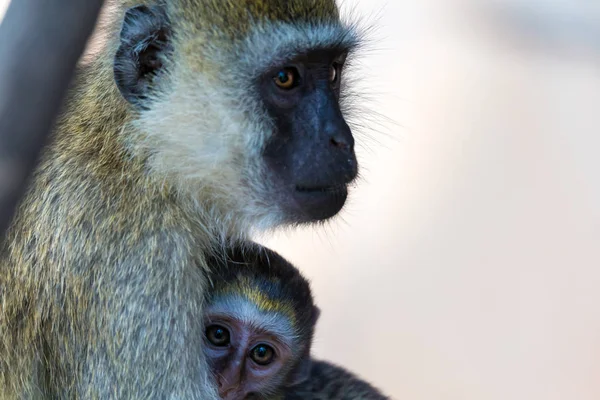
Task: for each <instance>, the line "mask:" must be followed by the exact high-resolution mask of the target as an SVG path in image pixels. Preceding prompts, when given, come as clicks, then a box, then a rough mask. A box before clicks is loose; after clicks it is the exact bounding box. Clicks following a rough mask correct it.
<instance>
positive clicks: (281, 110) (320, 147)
mask: <svg viewBox="0 0 600 400" xmlns="http://www.w3.org/2000/svg"><path fill="white" fill-rule="evenodd" d="M343 62H344V52H343V51H336V50H321V51H314V52H311V53H309V54H307V55H304V56H302V57H298V58H296V59H295V60H293V61H292V62H290V63H289V64H287V65H286V66H284V67H282V68H276V69H273V70H271V71H269V72H268V73H266V74H265V75H263V77H262V78H261V80H260V93H261V97H262V99H263V101H264V103H265V105H266V108H267V111H268V113H269V115H270V116H271V118H272V120H273V122H274V125H275V134H274V135H273V136H272V138H271V139H270V141H269V142H268V143H267V144H266V147H265V150H264V154H263V156H264V159H265V162H266V163H267V166H268V169H269V173H270V175H269V179H270V180H271V182H270V183H271V185H272V187H274V188H275V193H274V195H275V196H276V199H277V201H278V203H279V204H281V206H282V207H283V210H284V212H285V213H286V215H287V216H288V218H290V219H292V220H293V221H294V222H309V221H318V220H324V219H327V218H330V217H332V216H334V215H335V214H337V213H338V212H339V211H340V210H341V209H342V207H343V206H344V204H345V202H346V197H347V186H348V184H349V183H351V182H352V181H353V180H354V179H355V178H356V176H357V172H358V167H357V161H356V156H355V154H354V138H353V137H352V132H351V130H350V128H349V126H348V124H347V123H346V121H345V120H344V117H343V115H342V112H341V110H340V105H339V96H340V80H341V74H342V65H343Z"/></svg>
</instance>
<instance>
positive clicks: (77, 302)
mask: <svg viewBox="0 0 600 400" xmlns="http://www.w3.org/2000/svg"><path fill="white" fill-rule="evenodd" d="M103 64H108V63H107V60H106V59H98V60H96V61H95V62H93V64H92V65H90V66H87V67H85V68H83V69H80V70H78V73H77V76H76V78H75V80H74V84H73V85H72V88H71V90H70V93H69V98H68V100H67V103H66V107H65V109H64V112H63V113H62V114H61V115H60V116H59V118H58V122H57V125H56V128H55V131H54V134H53V137H52V141H51V142H50V143H49V144H48V146H47V147H46V149H45V151H44V153H43V155H42V158H41V160H40V163H39V165H38V167H37V169H36V171H35V172H34V176H33V178H32V181H31V183H30V186H29V189H28V191H27V193H26V194H25V196H24V197H23V199H22V200H21V202H20V205H19V207H18V210H17V213H16V215H15V218H14V220H13V222H12V224H11V227H10V229H9V231H8V232H7V235H6V237H5V240H4V242H3V244H2V253H1V255H0V257H1V258H0V304H2V308H1V309H0V398H1V399H12V398H22V397H23V396H24V397H25V398H38V397H40V396H41V397H44V398H46V397H50V398H55V397H58V398H64V396H68V397H72V396H75V395H74V393H78V396H82V393H81V392H80V391H79V390H78V389H77V385H78V384H79V382H80V381H81V380H82V379H83V380H88V381H90V380H93V379H95V378H94V376H93V371H92V373H90V371H89V370H88V371H87V373H88V376H87V377H83V375H84V373H83V371H84V369H85V368H87V367H86V366H88V365H92V366H93V365H96V364H98V365H99V364H101V363H115V362H118V360H117V359H116V358H118V357H119V352H122V351H123V350H122V349H119V348H115V349H106V352H105V353H104V355H103V357H105V359H104V360H100V359H98V358H96V359H94V358H93V357H92V356H90V354H91V352H96V354H97V353H98V346H97V344H98V343H104V342H106V341H107V335H112V334H113V333H112V332H111V331H110V330H108V329H104V326H105V324H106V322H103V321H105V316H107V315H110V313H123V312H125V311H123V310H126V309H127V307H129V305H127V304H122V303H119V297H118V296H116V297H115V296H114V293H123V294H124V295H125V296H130V295H131V293H132V287H133V286H131V282H135V285H136V286H135V287H137V288H138V291H139V292H140V293H139V296H138V298H139V299H140V300H139V303H137V304H135V307H138V308H140V307H150V305H151V302H153V301H161V300H160V297H163V296H164V297H168V296H174V298H176V299H178V298H179V297H180V296H179V295H180V293H179V292H178V291H179V290H180V288H179V287H178V286H177V283H178V282H181V281H190V282H195V283H196V284H197V286H198V290H202V286H203V283H202V279H201V277H200V275H199V274H198V273H196V272H195V271H193V270H191V269H186V270H183V269H182V268H177V266H176V265H179V264H178V261H180V260H182V259H185V258H186V257H188V256H189V254H201V249H200V247H196V246H201V241H200V240H198V239H197V238H192V236H193V233H192V231H193V230H194V229H195V228H194V227H192V226H191V225H193V223H191V222H190V220H191V219H190V218H189V217H188V215H187V214H186V212H185V211H184V210H183V209H182V207H181V206H180V204H178V202H177V201H176V199H175V197H176V196H175V195H174V194H173V193H172V191H170V190H169V187H168V186H167V185H166V184H165V185H162V186H161V185H157V184H155V183H154V182H151V181H150V180H149V178H148V177H147V176H146V173H145V165H144V160H143V157H137V158H134V157H132V156H130V155H129V153H128V151H127V143H126V142H125V141H126V140H127V137H126V136H125V133H124V130H125V127H126V126H127V123H128V118H129V114H128V112H127V110H126V107H125V105H124V103H123V101H122V99H120V98H119V95H118V92H117V90H116V88H115V87H114V85H113V84H112V78H111V75H110V73H111V71H110V70H109V69H108V68H106V67H105V66H104V65H103ZM192 243H194V244H192ZM192 246H193V247H194V249H191V248H190V247H192ZM157 257H164V258H166V259H172V260H173V266H169V265H164V266H161V267H162V268H159V269H156V268H155V269H150V268H148V269H147V270H145V269H144V268H141V269H140V268H139V266H144V265H149V266H150V265H152V263H151V260H153V259H156V258H157ZM181 264H183V263H181ZM190 264H191V263H190ZM195 264H196V265H197V264H200V265H202V262H201V261H198V262H196V263H195ZM132 265H133V266H137V267H136V269H133V268H131V267H130V266H132ZM155 267H156V265H155ZM169 267H172V268H169ZM185 275H193V276H191V277H190V276H187V278H184V276H185ZM169 279H171V280H172V281H173V282H175V283H174V285H175V289H170V288H168V289H164V290H162V289H160V285H161V284H160V282H167V281H169ZM156 282H158V283H156ZM184 289H185V290H187V288H184ZM184 289H181V290H182V291H183V290H184ZM152 290H156V291H157V293H155V294H158V296H150V295H151V294H152V293H151V292H152ZM161 290H162V291H161ZM144 296H148V298H147V299H146V298H144ZM150 297H158V298H154V299H153V298H150ZM192 303H194V301H193V300H192ZM132 312H138V311H137V310H133V311H132ZM103 324H104V326H103ZM128 351H129V350H128ZM121 354H123V353H121ZM90 386H93V385H90ZM53 388H60V389H58V390H59V391H58V392H56V391H55V390H56V389H53ZM88 395H89V396H90V397H91V398H94V397H95V396H96V395H95V394H93V393H88ZM75 398H78V397H77V396H75Z"/></svg>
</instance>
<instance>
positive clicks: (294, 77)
mask: <svg viewBox="0 0 600 400" xmlns="http://www.w3.org/2000/svg"><path fill="white" fill-rule="evenodd" d="M298 78H299V74H298V70H297V69H296V68H284V69H282V70H281V71H279V72H277V74H275V77H274V78H273V79H274V80H275V84H276V85H277V86H278V87H280V88H281V89H285V90H289V89H293V88H295V87H296V86H298V81H299V79H298Z"/></svg>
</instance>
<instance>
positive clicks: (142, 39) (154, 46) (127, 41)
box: [113, 5, 171, 109]
mask: <svg viewBox="0 0 600 400" xmlns="http://www.w3.org/2000/svg"><path fill="white" fill-rule="evenodd" d="M170 33H171V32H170V25H169V21H168V18H167V14H166V12H165V10H164V8H163V7H161V6H151V7H149V6H144V5H139V6H135V7H132V8H130V9H128V10H127V11H126V12H125V17H124V18H123V26H122V27H121V34H120V44H119V48H118V50H117V52H116V54H115V59H114V66H113V70H114V76H115V82H116V84H117V87H118V88H119V91H120V92H121V95H122V96H123V97H124V98H125V100H127V101H128V102H129V103H131V104H133V105H135V106H136V107H138V108H142V109H143V108H147V104H146V101H145V100H146V98H147V97H148V94H149V93H150V91H151V89H152V83H153V80H154V78H155V76H156V74H157V73H158V72H160V70H161V68H162V67H163V60H164V56H165V55H166V54H167V52H168V51H170V50H171V46H170V42H169V39H170Z"/></svg>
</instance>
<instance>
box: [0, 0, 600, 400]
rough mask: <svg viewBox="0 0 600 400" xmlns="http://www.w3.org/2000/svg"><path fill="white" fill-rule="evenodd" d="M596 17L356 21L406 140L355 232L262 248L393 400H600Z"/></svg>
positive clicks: (358, 215)
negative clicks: (306, 281)
mask: <svg viewBox="0 0 600 400" xmlns="http://www.w3.org/2000/svg"><path fill="white" fill-rule="evenodd" d="M3 2H4V3H6V0H0V10H1V9H2V6H3V5H2V3H3ZM355 3H356V4H355ZM594 3H595V2H591V1H576V0H570V1H566V0H563V1H560V0H553V1H549V0H544V1H541V0H540V1H534V0H495V1H493V0H454V1H448V0H421V1H418V2H416V1H409V0H388V1H387V2H384V1H381V0H360V1H359V0H353V1H351V0H346V1H345V2H344V4H345V6H346V7H347V8H351V7H353V6H356V7H357V11H358V12H359V13H366V14H367V15H371V16H373V17H376V18H378V25H379V26H380V28H379V30H378V32H377V33H376V37H379V38H381V39H382V41H381V42H380V43H378V44H377V45H376V51H373V52H372V53H370V54H369V55H368V57H367V58H366V59H365V60H364V62H363V68H364V71H366V73H368V74H367V75H368V76H367V78H365V79H366V80H365V82H364V86H365V87H367V88H368V89H369V92H370V96H369V97H370V98H374V99H375V100H376V101H372V102H370V103H369V106H370V107H371V108H372V109H373V110H375V111H377V112H378V113H381V114H383V115H385V116H386V117H388V118H390V119H391V120H392V121H388V120H385V119H383V118H378V117H376V116H374V115H372V114H369V116H370V118H372V119H374V120H373V126H374V127H375V128H376V129H377V131H376V132H373V131H371V132H357V135H358V137H359V139H358V140H359V141H360V144H361V145H362V146H361V148H360V151H361V153H360V156H361V160H362V173H363V178H364V179H363V181H362V182H360V184H359V185H358V187H357V188H356V189H355V190H354V192H353V194H352V199H351V202H350V204H349V205H348V208H347V209H346V211H345V212H344V213H343V215H342V217H341V218H339V219H338V220H336V221H334V222H332V223H331V224H329V225H328V226H327V227H325V228H311V229H305V230H303V231H294V232H289V233H282V234H279V235H277V236H276V237H266V238H262V241H263V242H265V243H267V244H269V245H270V246H272V247H273V248H275V249H276V250H278V251H279V252H280V253H282V254H283V255H285V256H287V257H288V258H290V259H291V260H292V261H293V262H295V263H296V264H297V265H298V266H299V267H300V268H301V269H302V270H303V271H304V272H305V274H306V275H307V276H308V277H309V278H310V279H311V280H312V283H313V288H314V291H315V293H316V297H317V301H318V303H319V304H320V306H321V307H322V310H323V314H322V319H321V321H320V322H319V327H318V332H317V339H316V347H315V352H316V354H317V355H318V356H319V357H322V358H326V359H329V360H332V361H335V362H338V363H340V364H342V365H344V366H346V367H348V368H350V369H352V370H354V371H355V372H357V373H359V374H360V375H362V376H363V377H365V378H367V379H369V380H370V381H372V382H373V383H374V384H376V385H377V386H379V387H380V388H381V389H383V390H384V391H386V392H387V393H388V394H390V395H391V396H392V397H393V398H395V399H411V400H417V399H423V400H430V399H431V400H434V399H435V400H451V399H452V400H454V399H457V400H458V399H460V400H471V399H472V400H476V399H477V400H481V399H486V400H488V399H489V400H495V399H498V400H500V399H502V400H505V399H519V400H521V399H522V400H525V399H540V400H542V399H543V400H555V399H556V400H558V399H561V400H566V399H569V400H592V399H598V398H600V245H599V243H598V242H599V241H600V158H598V157H597V153H598V152H599V151H600V3H598V4H597V5H596V4H594ZM376 123H377V124H376Z"/></svg>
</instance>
